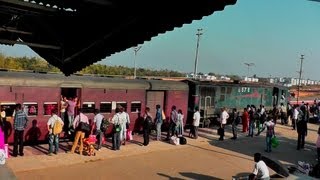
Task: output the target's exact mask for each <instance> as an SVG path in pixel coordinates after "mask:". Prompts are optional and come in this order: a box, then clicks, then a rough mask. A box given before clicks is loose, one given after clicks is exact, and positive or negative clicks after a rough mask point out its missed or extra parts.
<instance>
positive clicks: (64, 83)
mask: <svg viewBox="0 0 320 180" xmlns="http://www.w3.org/2000/svg"><path fill="white" fill-rule="evenodd" d="M0 85H15V86H39V87H70V88H72V87H75V88H81V87H86V88H108V89H148V88H149V86H150V85H149V83H148V82H146V81H144V80H130V79H122V78H108V77H95V76H77V75H71V76H68V77H66V76H64V75H62V74H41V73H22V72H0Z"/></svg>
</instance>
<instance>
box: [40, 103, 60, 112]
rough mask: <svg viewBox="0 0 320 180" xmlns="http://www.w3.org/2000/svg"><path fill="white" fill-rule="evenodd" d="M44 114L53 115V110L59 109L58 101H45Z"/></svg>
mask: <svg viewBox="0 0 320 180" xmlns="http://www.w3.org/2000/svg"><path fill="white" fill-rule="evenodd" d="M43 109H44V113H43V114H44V115H51V113H52V111H53V110H58V103H57V102H44V103H43Z"/></svg>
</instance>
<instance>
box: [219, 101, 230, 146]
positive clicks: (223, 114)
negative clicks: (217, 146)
mask: <svg viewBox="0 0 320 180" xmlns="http://www.w3.org/2000/svg"><path fill="white" fill-rule="evenodd" d="M221 111H222V112H221V116H220V120H221V122H220V128H221V130H220V138H219V140H220V141H223V137H224V127H225V126H226V124H227V119H228V118H229V114H228V113H227V111H226V108H225V107H223V108H222V109H221Z"/></svg>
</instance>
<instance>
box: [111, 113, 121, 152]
mask: <svg viewBox="0 0 320 180" xmlns="http://www.w3.org/2000/svg"><path fill="white" fill-rule="evenodd" d="M120 114H121V113H120V109H119V108H116V113H115V114H114V115H113V117H112V119H111V123H112V124H113V130H112V150H114V151H116V150H120V145H121V143H120V131H121V124H122V121H123V120H122V118H121V116H120Z"/></svg>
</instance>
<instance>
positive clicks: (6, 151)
mask: <svg viewBox="0 0 320 180" xmlns="http://www.w3.org/2000/svg"><path fill="white" fill-rule="evenodd" d="M4 153H5V157H6V158H7V159H8V158H9V144H5V145H4Z"/></svg>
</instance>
